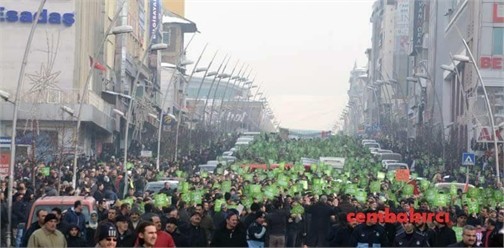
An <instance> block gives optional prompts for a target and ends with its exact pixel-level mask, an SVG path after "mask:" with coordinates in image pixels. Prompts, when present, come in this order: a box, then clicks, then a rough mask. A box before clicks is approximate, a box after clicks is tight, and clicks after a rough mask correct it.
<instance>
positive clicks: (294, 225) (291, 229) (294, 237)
mask: <svg viewBox="0 0 504 248" xmlns="http://www.w3.org/2000/svg"><path fill="white" fill-rule="evenodd" d="M300 201H301V198H300V197H294V199H293V201H292V202H291V203H290V204H291V205H292V206H291V209H292V208H293V207H296V206H297V205H300V204H301V203H300ZM304 224H305V223H304V218H303V214H300V213H291V214H290V216H289V218H288V219H287V236H286V237H285V245H286V246H287V247H299V246H300V245H301V242H300V236H301V235H300V234H301V231H302V230H303V226H304Z"/></svg>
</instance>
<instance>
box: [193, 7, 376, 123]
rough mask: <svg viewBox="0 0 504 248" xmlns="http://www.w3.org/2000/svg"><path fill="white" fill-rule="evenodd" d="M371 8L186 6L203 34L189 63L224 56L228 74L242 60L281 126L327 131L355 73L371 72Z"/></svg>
mask: <svg viewBox="0 0 504 248" xmlns="http://www.w3.org/2000/svg"><path fill="white" fill-rule="evenodd" d="M372 4H373V0H309V1H308V0H304V1H296V0H288V1H287V0H186V9H185V11H186V13H185V14H186V18H188V19H190V20H191V21H194V22H195V23H196V24H197V27H198V29H199V30H200V32H201V34H198V35H197V36H196V37H195V38H194V40H193V42H192V44H191V45H190V47H189V49H188V50H189V52H188V55H189V57H190V58H191V59H192V60H196V59H197V57H198V56H199V54H200V53H201V51H202V49H203V46H204V45H205V43H208V44H209V46H208V48H207V52H205V53H204V56H203V59H202V61H201V62H200V65H207V64H208V62H209V61H210V59H211V57H212V55H213V53H214V52H215V51H219V53H218V55H217V58H216V62H214V64H216V65H215V67H214V66H212V68H215V69H216V68H217V65H218V64H219V63H220V62H221V61H222V59H223V57H224V56H225V55H226V54H228V55H230V56H232V59H231V62H230V65H229V66H228V68H227V70H226V72H228V73H230V72H231V69H232V66H231V64H232V65H234V63H236V61H237V60H240V62H244V63H246V64H247V65H249V66H250V68H252V70H253V71H252V76H251V77H253V76H256V78H255V84H257V85H259V86H260V88H261V90H263V91H264V92H265V93H266V95H267V96H268V98H269V102H270V103H271V106H272V109H273V110H274V113H275V116H276V117H277V119H278V120H279V121H280V122H281V124H280V126H282V127H287V128H296V129H316V130H329V129H332V127H333V126H334V124H335V123H336V122H337V121H339V117H340V115H341V112H342V110H343V109H344V108H345V106H346V103H347V90H348V87H349V84H348V80H349V75H350V71H351V69H352V68H353V66H354V63H355V62H356V61H357V64H358V66H364V65H365V64H366V56H365V54H364V51H365V49H366V48H368V47H369V46H370V44H371V41H370V40H371V25H370V22H369V18H370V16H371V10H372V9H371V7H372Z"/></svg>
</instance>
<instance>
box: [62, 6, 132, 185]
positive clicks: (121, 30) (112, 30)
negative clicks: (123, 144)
mask: <svg viewBox="0 0 504 248" xmlns="http://www.w3.org/2000/svg"><path fill="white" fill-rule="evenodd" d="M125 2H126V0H123V2H122V4H121V5H120V7H119V9H118V10H117V12H116V13H115V15H114V18H113V19H112V21H111V22H110V24H109V26H108V28H107V31H106V32H105V35H104V37H103V40H102V42H101V43H100V46H99V47H98V49H97V50H98V51H97V52H96V54H94V57H93V63H92V65H91V66H90V67H89V69H88V74H87V75H88V76H87V78H86V83H85V84H84V86H83V87H82V93H81V96H82V98H81V101H80V104H79V110H78V112H77V126H76V127H75V138H74V161H73V165H72V167H73V175H72V187H73V188H74V189H76V188H77V159H78V155H79V149H78V148H79V136H80V126H81V122H82V120H81V113H82V107H83V106H84V102H85V100H84V99H86V95H87V93H88V91H89V90H88V89H89V83H90V82H91V79H92V77H93V75H94V67H95V65H96V63H97V57H98V56H99V55H100V54H101V53H102V52H103V49H104V47H105V42H107V39H108V36H109V35H116V34H125V33H130V32H132V31H133V28H132V27H131V26H126V25H122V26H116V27H114V25H115V23H116V21H117V19H118V17H119V14H120V13H121V11H122V9H123V7H124V3H125Z"/></svg>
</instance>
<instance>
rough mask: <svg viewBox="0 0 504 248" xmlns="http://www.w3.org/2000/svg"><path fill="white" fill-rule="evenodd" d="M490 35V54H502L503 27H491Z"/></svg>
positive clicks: (503, 49) (503, 46)
mask: <svg viewBox="0 0 504 248" xmlns="http://www.w3.org/2000/svg"><path fill="white" fill-rule="evenodd" d="M492 37H493V38H492V55H504V28H498V27H495V28H493V30H492Z"/></svg>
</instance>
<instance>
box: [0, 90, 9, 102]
mask: <svg viewBox="0 0 504 248" xmlns="http://www.w3.org/2000/svg"><path fill="white" fill-rule="evenodd" d="M0 98H2V99H3V100H4V101H6V102H9V98H10V93H9V92H6V91H3V90H0Z"/></svg>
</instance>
